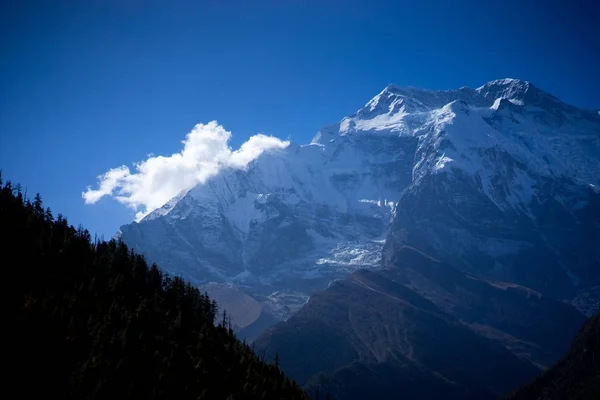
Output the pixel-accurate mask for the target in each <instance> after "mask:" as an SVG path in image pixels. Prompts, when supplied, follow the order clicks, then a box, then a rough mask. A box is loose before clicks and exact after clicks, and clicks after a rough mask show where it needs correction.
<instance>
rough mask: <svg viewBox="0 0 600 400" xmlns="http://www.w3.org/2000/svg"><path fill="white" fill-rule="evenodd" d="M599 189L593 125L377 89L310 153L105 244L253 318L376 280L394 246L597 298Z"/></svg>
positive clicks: (507, 98) (261, 164)
mask: <svg viewBox="0 0 600 400" xmlns="http://www.w3.org/2000/svg"><path fill="white" fill-rule="evenodd" d="M599 188H600V115H598V113H596V112H594V111H586V110H581V109H578V108H575V107H572V106H569V105H567V104H565V103H563V102H561V101H560V100H558V99H556V98H555V97H553V96H552V95H550V94H548V93H545V92H543V91H542V90H540V89H538V88H536V87H535V86H533V85H532V84H531V83H529V82H524V81H519V80H514V79H504V80H498V81H493V82H489V83H487V84H485V85H483V86H481V87H479V88H477V89H472V88H468V87H462V88H459V89H457V90H449V91H432V90H424V89H418V88H400V87H396V86H393V85H390V86H388V87H387V88H385V89H384V90H383V91H382V92H381V93H379V94H378V95H377V96H375V97H374V98H373V99H372V100H371V101H369V102H368V103H367V104H366V105H365V106H364V107H363V108H362V109H360V110H358V111H357V112H356V113H355V114H354V115H352V116H349V117H346V118H343V119H342V120H341V121H340V122H339V123H337V124H334V125H331V126H327V127H325V128H323V129H321V130H320V131H319V132H318V133H317V135H316V136H315V138H314V139H313V140H312V142H311V143H310V144H307V145H298V144H291V145H290V146H289V147H288V148H286V149H285V150H281V151H276V152H267V153H264V154H263V155H261V156H260V157H259V158H258V159H256V160H255V161H254V162H253V163H251V164H250V165H249V167H248V168H247V169H246V170H235V169H230V170H224V171H222V172H221V173H220V174H219V175H217V176H215V177H214V178H212V179H209V180H208V181H207V182H205V183H203V184H200V185H198V186H196V187H194V188H193V189H191V190H189V191H187V192H183V193H180V194H179V195H178V196H177V197H175V198H174V199H172V200H171V201H169V202H168V203H167V204H165V206H163V207H162V208H161V209H158V210H156V211H154V212H153V213H151V214H149V215H148V216H147V217H146V218H144V219H143V220H142V221H141V222H139V223H131V224H129V225H125V226H123V227H122V228H121V231H120V235H121V238H122V240H123V241H125V242H126V243H127V244H128V245H130V246H132V247H134V248H135V249H136V250H138V251H141V252H143V253H144V254H145V255H146V256H147V257H148V258H149V259H150V260H151V261H155V262H157V263H158V264H159V265H161V266H162V267H163V268H165V269H167V270H168V271H169V272H171V273H174V274H178V275H183V276H184V277H186V278H188V279H191V280H192V281H195V282H198V283H200V282H206V281H219V282H230V283H234V284H237V285H240V287H242V288H243V289H244V290H245V291H246V292H248V293H250V294H252V295H254V296H255V297H257V298H259V300H263V301H265V302H267V303H268V302H269V298H270V297H268V295H269V294H270V293H272V292H277V291H280V290H294V291H296V292H300V293H304V294H306V295H309V294H310V292H311V290H313V289H315V288H322V287H325V286H326V285H327V284H328V283H329V282H330V281H331V280H333V279H336V278H339V277H342V276H345V275H347V274H348V273H349V272H351V271H353V270H355V269H359V268H375V267H378V266H379V265H380V261H381V259H382V254H390V252H393V251H394V248H395V246H396V245H397V244H398V243H402V244H406V243H409V244H411V245H414V246H416V247H424V248H427V250H428V251H429V252H430V254H435V255H437V256H438V257H440V258H441V259H444V260H445V261H450V262H452V263H454V264H455V265H457V266H459V267H462V268H465V269H469V270H470V271H472V272H475V273H479V274H481V275H483V276H490V277H493V278H501V279H506V280H511V281H516V282H520V283H524V284H527V285H530V286H534V287H536V288H537V289H538V290H541V291H546V292H551V291H554V292H555V293H557V295H559V294H558V293H560V295H563V294H565V293H569V294H571V292H572V290H570V289H572V288H574V287H577V286H578V285H591V284H598V277H599V276H600V250H598V246H592V245H591V244H592V243H600V200H599V199H600V189H599ZM386 241H387V243H386ZM384 246H385V251H382V250H383V249H384ZM536 277H538V278H539V279H538V281H536ZM272 306H273V307H275V308H276V307H279V306H280V305H278V304H272ZM292 311H293V310H292ZM284 314H285V313H284Z"/></svg>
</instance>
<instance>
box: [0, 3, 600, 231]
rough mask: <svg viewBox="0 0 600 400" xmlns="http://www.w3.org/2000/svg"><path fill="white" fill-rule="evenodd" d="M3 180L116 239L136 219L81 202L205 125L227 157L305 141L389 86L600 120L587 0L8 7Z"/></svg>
mask: <svg viewBox="0 0 600 400" xmlns="http://www.w3.org/2000/svg"><path fill="white" fill-rule="evenodd" d="M0 7H1V8H0V168H1V169H2V170H3V175H4V178H5V179H6V178H9V179H12V180H14V181H19V182H21V183H22V184H23V185H24V186H27V187H28V190H29V191H30V193H35V192H37V191H39V192H41V193H42V195H43V198H44V201H45V203H46V205H49V206H50V207H51V208H52V209H53V210H54V212H55V214H56V213H57V212H62V213H63V214H65V215H67V216H68V217H69V220H70V222H72V223H74V224H78V223H83V224H84V225H85V226H86V227H88V228H89V229H90V231H92V232H98V233H99V234H105V235H106V236H111V235H112V234H113V233H114V232H115V231H116V229H117V228H118V226H119V225H121V224H124V223H127V222H129V221H130V220H132V218H133V211H131V210H128V209H126V208H125V207H124V206H123V205H121V204H118V203H117V202H115V201H114V200H112V199H103V200H101V201H100V202H98V203H97V204H96V205H91V206H86V205H84V203H83V200H82V198H81V192H82V191H83V190H85V188H86V186H87V185H95V183H96V176H97V175H99V174H102V173H104V172H106V171H107V170H108V169H109V168H113V167H117V166H120V165H123V164H126V165H129V166H131V163H132V162H134V161H140V160H142V159H144V158H145V156H146V154H148V153H150V152H152V153H155V154H164V155H168V154H171V153H173V152H176V151H179V150H180V148H181V142H180V141H181V140H182V139H183V138H184V135H185V134H186V133H187V132H188V131H189V130H190V129H191V128H192V127H193V126H194V124H196V123H197V122H208V121H210V120H213V119H216V120H218V121H219V122H220V123H221V124H223V125H224V127H225V128H226V129H228V130H230V131H232V132H233V139H232V142H231V145H232V147H235V148H237V146H239V144H240V143H242V142H243V141H245V140H246V139H247V138H248V137H249V136H250V135H253V134H255V133H258V132H262V133H266V134H271V135H274V136H278V137H281V138H288V137H291V139H292V140H294V141H296V142H300V143H306V142H308V141H310V139H311V137H312V136H313V135H314V134H315V133H316V131H317V130H318V129H319V128H320V127H321V126H324V125H326V124H330V123H333V122H336V121H338V120H339V119H340V118H342V117H343V116H344V115H349V114H351V113H353V112H354V111H355V110H356V109H358V108H359V107H361V106H362V105H363V104H364V103H366V102H367V101H368V100H369V99H370V98H371V97H373V96H374V95H375V94H377V93H378V92H379V91H380V90H382V89H383V88H384V87H385V86H386V85H387V84H389V83H395V84H398V85H410V86H421V87H426V88H432V89H449V88H456V87H460V86H463V85H467V86H473V87H476V86H480V85H481V84H483V83H485V82H487V81H489V80H492V79H498V78H504V77H513V78H520V79H526V80H530V81H532V82H533V83H535V84H536V85H537V86H538V87H540V88H542V89H544V90H547V91H549V92H550V93H552V94H554V95H556V96H558V97H559V98H561V99H563V100H564V101H566V102H568V103H571V104H574V105H577V106H581V107H586V108H595V109H598V108H600V76H599V71H600V60H599V58H600V28H599V27H598V21H600V8H599V7H600V6H598V5H597V2H596V1H591V0H590V1H555V0H545V1H539V0H508V1H481V0H470V1H469V0H454V1H443V0H439V1H432V0H420V1H416V0H415V1H394V2H392V1H375V0H371V1H352V0H345V1H323V0H322V1H295V0H279V1H260V0H258V1H250V0H246V1H160V2H159V1H141V0H140V1H138V0H128V1H117V0H103V1H101V0H85V1H75V0H72V1H61V0H54V1H42V0H39V1H28V0H13V1H3V2H1V4H0Z"/></svg>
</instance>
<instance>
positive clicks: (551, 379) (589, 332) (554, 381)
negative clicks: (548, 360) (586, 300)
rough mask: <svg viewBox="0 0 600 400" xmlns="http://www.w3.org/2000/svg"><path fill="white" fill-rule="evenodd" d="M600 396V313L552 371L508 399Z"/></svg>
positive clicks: (566, 399) (581, 399)
mask: <svg viewBox="0 0 600 400" xmlns="http://www.w3.org/2000/svg"><path fill="white" fill-rule="evenodd" d="M598 398H600V312H596V314H594V315H593V316H592V317H590V319H589V320H588V321H587V322H586V324H585V325H584V326H583V327H582V328H581V329H580V330H579V332H578V333H577V335H576V336H575V339H574V340H573V343H572V344H571V347H570V348H569V351H568V352H567V353H566V354H565V356H564V357H563V358H562V359H561V360H560V361H559V362H558V363H556V364H555V365H553V366H552V368H550V369H549V370H547V371H545V372H544V373H543V374H541V375H540V376H538V377H537V378H536V379H534V380H533V381H531V382H529V383H527V384H526V385H523V386H522V387H521V388H519V389H518V390H516V391H515V392H514V393H512V394H511V395H510V396H509V397H508V399H509V400H559V399H560V400H575V399H577V400H595V399H598Z"/></svg>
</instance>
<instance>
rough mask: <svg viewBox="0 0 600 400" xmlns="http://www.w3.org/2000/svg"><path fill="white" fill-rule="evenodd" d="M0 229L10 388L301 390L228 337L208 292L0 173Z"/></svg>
mask: <svg viewBox="0 0 600 400" xmlns="http://www.w3.org/2000/svg"><path fill="white" fill-rule="evenodd" d="M0 231H1V233H0V238H1V239H0V250H1V254H2V267H3V268H2V270H3V273H4V274H5V275H4V279H3V281H4V284H5V287H4V291H5V293H8V296H5V298H6V300H7V305H8V307H7V309H8V315H5V319H4V321H5V322H4V324H3V326H4V327H5V332H6V333H7V335H8V336H7V340H5V342H4V345H5V348H4V351H3V353H4V355H5V356H4V357H3V361H4V367H5V368H4V370H5V371H9V375H8V378H9V379H7V380H6V382H7V384H8V387H7V388H5V391H6V392H7V393H13V396H14V397H18V398H22V399H29V398H61V399H68V398H71V399H105V398H106V399H108V398H110V399H117V398H140V399H149V398H166V399H186V398H193V399H242V398H243V399H252V398H259V399H280V398H281V399H283V398H285V399H306V398H307V397H306V395H305V393H304V392H302V391H301V389H299V388H298V386H297V385H296V384H295V383H294V382H293V381H292V380H290V379H287V378H286V377H285V376H284V375H283V373H282V372H280V370H279V367H278V366H277V365H273V364H267V363H264V362H262V361H261V360H260V359H259V358H258V357H257V356H256V355H255V354H254V353H253V351H252V350H251V349H250V348H249V347H248V346H247V345H245V344H242V343H241V342H239V341H238V340H237V339H236V338H235V336H234V335H233V332H232V330H231V328H230V327H229V326H228V324H227V317H222V316H220V315H221V314H218V311H217V305H216V303H215V302H213V301H211V300H210V299H209V298H208V296H206V295H203V294H201V293H200V292H199V291H198V290H197V289H195V288H194V287H192V286H191V285H190V284H188V283H186V282H184V281H183V280H182V279H180V278H173V277H168V276H165V275H163V274H162V273H161V271H160V269H158V268H157V267H156V266H152V267H148V266H147V265H146V262H145V261H144V258H143V257H142V256H140V255H138V254H135V253H134V252H133V251H130V250H129V249H128V248H127V247H126V246H125V245H124V244H122V243H119V242H116V241H110V242H103V241H93V240H92V239H91V238H90V234H89V233H88V231H86V230H85V229H83V228H79V229H75V228H73V227H72V226H69V224H68V223H67V220H66V219H65V218H64V217H62V216H61V215H58V216H57V217H56V218H55V217H53V215H52V213H51V211H50V209H44V208H43V207H42V201H41V197H40V196H39V195H37V196H36V197H35V200H33V201H29V200H28V199H26V198H25V196H24V195H23V194H22V190H21V188H20V186H18V185H12V184H11V183H9V182H7V183H6V184H4V185H2V183H1V181H0ZM217 321H223V322H221V323H219V324H216V326H215V322H217ZM5 378H7V376H6V375H5Z"/></svg>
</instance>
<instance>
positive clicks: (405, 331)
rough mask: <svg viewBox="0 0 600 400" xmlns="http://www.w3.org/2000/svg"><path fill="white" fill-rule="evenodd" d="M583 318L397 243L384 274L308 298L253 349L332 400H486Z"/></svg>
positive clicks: (359, 275)
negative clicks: (374, 398)
mask: <svg viewBox="0 0 600 400" xmlns="http://www.w3.org/2000/svg"><path fill="white" fill-rule="evenodd" d="M584 320H585V318H584V316H583V315H582V314H581V313H579V312H578V311H577V310H576V309H575V308H574V307H572V306H571V305H569V304H566V303H563V302H561V301H558V300H554V299H552V298H549V297H546V296H544V295H542V294H540V293H538V292H534V291H532V290H531V289H527V288H524V287H521V286H518V285H516V284H507V283H503V282H497V281H487V280H484V279H480V278H477V277H475V276H473V275H471V274H469V273H467V272H464V271H461V270H459V269H457V268H455V267H453V266H451V265H449V264H446V263H442V262H439V261H437V260H435V259H433V258H431V257H430V256H428V255H426V254H424V253H422V252H421V251H419V250H417V249H414V248H411V247H406V246H405V247H403V248H401V249H398V251H397V252H396V253H395V255H394V256H393V257H392V259H391V260H390V262H389V264H388V265H387V266H386V267H384V268H382V269H380V270H377V271H369V270H360V271H356V272H354V273H353V274H351V275H350V277H348V278H346V279H344V280H342V281H338V282H335V283H334V284H332V285H331V286H330V287H329V288H328V289H326V290H324V291H317V292H315V293H314V294H313V296H311V298H310V300H309V302H308V303H307V304H306V305H305V306H304V307H303V308H302V309H301V310H300V311H298V312H297V313H296V314H294V315H293V316H292V317H291V318H289V319H288V320H287V321H286V322H283V323H280V324H278V325H276V326H274V327H272V328H269V329H267V330H266V331H265V332H264V333H263V334H262V335H261V336H260V337H259V338H258V339H257V340H256V341H255V344H256V346H257V348H259V349H261V350H263V351H265V352H266V354H267V355H269V356H271V357H272V356H274V354H279V357H280V359H281V360H282V361H281V363H282V364H281V365H282V368H283V370H284V371H286V373H288V374H290V376H293V377H294V378H295V379H297V380H298V381H299V382H300V383H302V384H304V385H305V386H306V387H307V388H308V389H309V390H310V391H312V392H313V393H314V392H315V391H316V390H317V388H320V390H321V391H327V392H329V393H331V394H332V395H333V396H334V398H337V399H360V398H365V396H368V394H370V393H371V394H372V393H377V395H378V396H381V397H382V398H389V397H390V396H391V395H392V394H394V393H398V394H400V393H401V394H402V396H403V397H405V398H415V399H416V398H419V399H421V398H430V399H435V398H440V393H445V394H446V393H447V395H448V398H457V399H458V398H460V399H487V398H489V399H492V398H498V397H499V396H502V395H505V394H507V393H508V392H509V391H510V390H511V389H514V388H515V387H517V386H518V385H520V384H522V383H524V382H526V381H527V380H529V379H531V378H532V377H533V376H535V375H536V374H538V373H539V371H540V369H539V368H543V367H545V366H548V365H550V364H552V363H553V362H555V361H556V360H557V359H558V358H559V357H560V356H561V355H562V354H563V353H564V351H566V348H567V346H568V344H569V342H570V340H571V339H572V337H573V335H574V334H575V332H576V330H577V329H578V327H579V326H581V324H582V323H583V322H584ZM359 374H360V376H359ZM444 398H446V397H444Z"/></svg>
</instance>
